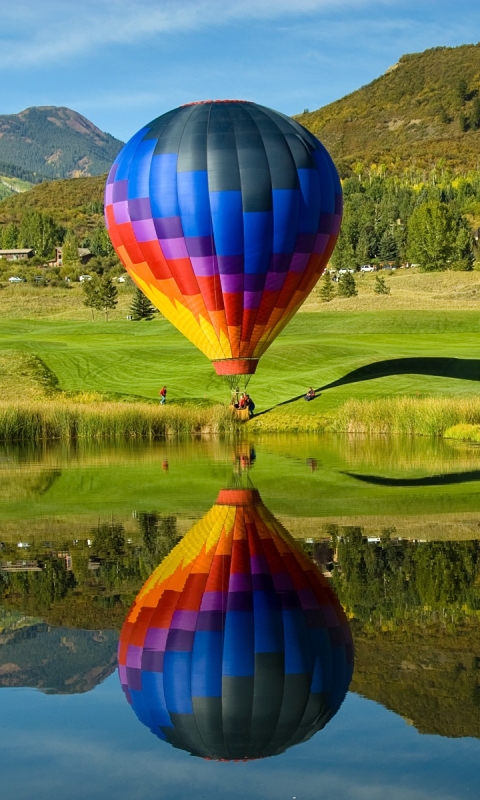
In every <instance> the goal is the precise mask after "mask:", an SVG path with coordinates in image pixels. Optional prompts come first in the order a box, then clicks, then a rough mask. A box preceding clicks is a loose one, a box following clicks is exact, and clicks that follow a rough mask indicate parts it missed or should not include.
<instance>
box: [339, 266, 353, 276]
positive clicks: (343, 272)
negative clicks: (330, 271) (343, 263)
mask: <svg viewBox="0 0 480 800" xmlns="http://www.w3.org/2000/svg"><path fill="white" fill-rule="evenodd" d="M347 272H350V273H352V274H353V273H354V272H355V270H354V269H345V268H343V269H339V270H338V274H339V275H346V274H347Z"/></svg>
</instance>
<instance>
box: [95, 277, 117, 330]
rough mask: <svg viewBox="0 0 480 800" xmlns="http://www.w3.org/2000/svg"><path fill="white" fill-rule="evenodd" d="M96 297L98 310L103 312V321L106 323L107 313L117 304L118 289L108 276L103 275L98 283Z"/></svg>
mask: <svg viewBox="0 0 480 800" xmlns="http://www.w3.org/2000/svg"><path fill="white" fill-rule="evenodd" d="M98 297H99V303H100V308H103V310H104V312H105V321H106V322H108V312H109V311H112V310H113V309H114V308H115V307H116V305H117V303H118V299H117V298H118V289H117V287H116V286H115V284H114V283H113V281H112V279H111V278H110V276H109V275H103V276H102V278H101V279H100V281H99V282H98Z"/></svg>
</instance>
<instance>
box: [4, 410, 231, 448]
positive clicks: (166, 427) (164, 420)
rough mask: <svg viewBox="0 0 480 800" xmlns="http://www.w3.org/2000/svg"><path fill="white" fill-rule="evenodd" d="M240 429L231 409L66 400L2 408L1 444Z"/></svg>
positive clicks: (159, 436)
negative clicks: (87, 402)
mask: <svg viewBox="0 0 480 800" xmlns="http://www.w3.org/2000/svg"><path fill="white" fill-rule="evenodd" d="M236 429H237V423H236V422H235V420H233V419H232V415H231V414H230V413H229V411H228V409H226V408H224V407H223V406H220V405H218V406H212V407H209V408H196V407H185V406H183V407H176V406H174V405H171V406H156V405H151V404H147V403H145V404H144V403H101V402H98V403H90V404H86V403H75V402H68V401H66V400H47V401H44V402H24V403H22V402H20V403H16V404H12V403H0V441H4V442H32V441H33V442H40V441H43V440H49V439H60V440H64V441H68V440H74V439H88V440H100V439H103V440H107V439H117V440H121V439H123V440H131V439H149V440H152V439H161V438H165V437H168V436H188V435H200V434H212V433H213V434H227V433H231V432H233V431H234V430H236Z"/></svg>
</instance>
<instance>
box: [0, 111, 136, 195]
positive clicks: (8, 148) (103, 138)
mask: <svg viewBox="0 0 480 800" xmlns="http://www.w3.org/2000/svg"><path fill="white" fill-rule="evenodd" d="M122 146H123V142H121V141H120V140H119V139H116V138H115V137H114V136H112V135H111V134H109V133H104V132H103V131H101V130H100V129H99V128H98V127H97V126H96V125H94V123H93V122H91V121H90V120H89V119H87V117H84V116H83V115H82V114H80V113H79V112H77V111H73V110H72V109H70V108H67V107H66V106H31V107H29V108H26V109H24V110H23V111H20V112H18V113H17V114H0V162H2V167H3V170H2V171H3V173H5V172H7V173H8V172H9V171H12V172H16V173H17V174H13V175H11V177H21V176H20V175H18V172H19V171H20V172H22V173H24V174H25V175H26V174H28V173H31V174H32V177H33V179H34V180H35V179H37V180H38V179H40V180H41V179H45V180H48V179H57V178H74V177H80V176H82V177H91V176H96V175H101V174H103V173H105V172H108V170H109V168H110V166H111V164H112V161H114V159H115V158H116V156H117V154H118V153H119V151H120V149H121V148H122Z"/></svg>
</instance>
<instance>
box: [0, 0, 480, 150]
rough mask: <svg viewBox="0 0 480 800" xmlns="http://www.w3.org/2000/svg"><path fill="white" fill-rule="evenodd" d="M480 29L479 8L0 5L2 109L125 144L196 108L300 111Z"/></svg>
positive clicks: (302, 0) (322, 2)
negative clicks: (34, 109) (86, 125)
mask: <svg viewBox="0 0 480 800" xmlns="http://www.w3.org/2000/svg"><path fill="white" fill-rule="evenodd" d="M479 31H480V4H476V3H474V2H472V1H471V0H468V2H467V0H457V2H452V0H416V2H413V0H396V2H393V0H369V1H368V2H367V1H366V0H135V2H133V0H13V1H12V2H9V0H2V2H1V3H0V113H4V114H9V113H16V112H18V111H21V110H22V109H23V108H26V107H28V106H32V105H63V106H68V107H69V108H73V109H75V110H76V111H79V112H80V113H82V114H84V115H85V116H87V117H88V118H89V119H91V120H92V122H94V123H95V124H96V125H98V127H100V128H101V129H102V130H106V131H108V132H109V133H112V134H113V135H114V136H117V137H118V138H120V139H123V140H126V139H128V138H129V137H130V136H131V135H132V134H133V133H134V132H135V131H136V130H137V129H138V128H139V127H140V126H141V125H143V124H144V123H146V122H148V121H149V120H151V119H153V118H154V117H156V116H158V115H159V114H161V113H163V112H165V111H168V110H169V109H170V108H174V107H175V106H178V105H181V104H182V103H186V102H190V101H192V100H201V99H217V98H242V99H249V100H255V101H257V102H260V103H263V104H265V105H268V106H271V107H272V108H275V109H277V110H279V111H283V112H284V113H286V114H295V113H298V112H301V111H303V109H304V108H309V109H311V110H312V109H315V108H319V107H320V106H322V105H325V104H326V103H329V102H331V101H332V100H336V99H337V98H339V97H342V96H343V95H345V94H347V93H348V92H351V91H353V90H355V89H357V88H359V87H360V86H362V85H364V84H365V83H368V82H369V81H371V80H373V79H374V78H376V77H378V76H379V75H380V74H382V73H383V72H384V71H385V70H386V69H387V67H389V66H390V65H391V64H394V63H395V62H396V61H397V60H398V58H399V57H400V56H401V55H402V54H403V53H411V52H418V51H421V50H425V49H426V48H428V47H435V46H438V45H449V46H455V45H459V44H464V43H471V42H474V41H476V37H479ZM479 38H480V37H479Z"/></svg>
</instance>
